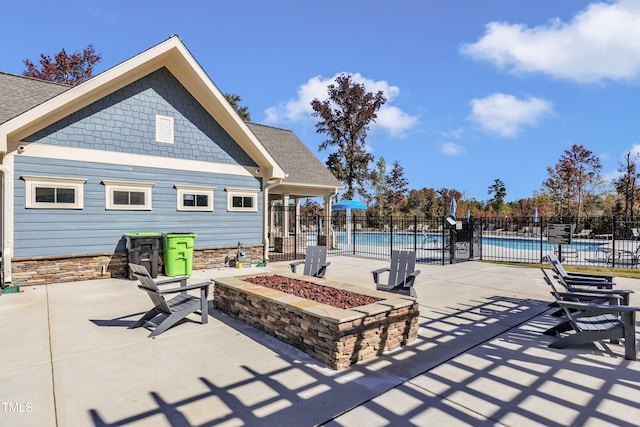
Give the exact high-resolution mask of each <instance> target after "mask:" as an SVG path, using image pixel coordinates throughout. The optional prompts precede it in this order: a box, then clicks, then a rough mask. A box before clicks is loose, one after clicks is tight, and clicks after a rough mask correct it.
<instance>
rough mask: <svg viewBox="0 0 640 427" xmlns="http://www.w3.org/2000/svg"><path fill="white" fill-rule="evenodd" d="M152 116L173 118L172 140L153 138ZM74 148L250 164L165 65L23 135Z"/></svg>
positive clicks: (247, 157)
mask: <svg viewBox="0 0 640 427" xmlns="http://www.w3.org/2000/svg"><path fill="white" fill-rule="evenodd" d="M156 114H160V115H166V116H170V117H173V118H174V123H175V141H174V143H173V144H167V143H161V142H156V140H155V123H156V122H155V120H156ZM25 140H26V141H28V142H40V143H46V144H53V145H63V146H69V147H78V148H90V149H97V150H106V151H117V152H127V153H135V154H145V155H155V156H162V157H167V158H179V159H191V160H200V161H208V162H213V163H224V164H239V165H246V166H255V165H256V164H255V162H254V161H253V160H252V159H251V158H250V157H249V156H248V155H247V154H246V153H245V152H244V150H243V149H242V148H241V147H240V146H239V145H238V144H237V143H236V142H235V141H234V140H233V139H232V138H231V137H230V136H229V134H228V133H227V132H226V131H225V130H224V129H223V128H222V127H221V126H220V125H219V124H218V123H217V122H216V121H215V119H213V118H212V117H211V116H210V115H209V114H208V113H207V111H206V110H205V109H204V108H202V106H201V105H200V104H199V103H198V102H197V101H196V99H195V98H194V97H193V96H192V95H191V94H190V93H189V92H188V91H187V90H186V89H185V88H184V87H183V86H182V85H181V84H180V82H178V80H177V79H176V78H175V77H174V76H173V75H172V74H171V73H170V72H169V71H168V70H167V69H166V68H162V69H160V70H158V71H155V72H153V73H151V74H149V75H147V76H145V77H143V78H141V79H139V80H138V81H136V82H134V83H132V84H130V85H128V86H126V87H124V88H122V89H120V90H118V91H116V92H114V93H112V94H110V95H107V96H105V97H104V98H102V99H100V100H99V101H96V102H94V103H93V104H91V105H89V106H87V107H85V108H83V109H81V110H79V111H77V112H75V113H72V114H70V115H69V116H67V117H65V118H64V119H62V120H60V121H58V122H56V123H54V124H53V125H51V126H48V127H46V128H45V129H42V130H41V131H39V132H36V133H35V134H33V135H31V136H29V137H27V138H25Z"/></svg>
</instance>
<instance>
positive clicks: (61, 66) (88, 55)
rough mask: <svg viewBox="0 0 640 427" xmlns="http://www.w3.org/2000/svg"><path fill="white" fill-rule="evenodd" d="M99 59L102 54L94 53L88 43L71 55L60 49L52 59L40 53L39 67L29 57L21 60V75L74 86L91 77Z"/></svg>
mask: <svg viewBox="0 0 640 427" xmlns="http://www.w3.org/2000/svg"><path fill="white" fill-rule="evenodd" d="M101 60H102V55H100V54H99V53H96V51H95V49H94V47H93V45H92V44H90V45H88V46H87V47H86V48H85V49H84V50H83V51H82V52H80V51H76V52H74V53H72V54H71V55H69V54H67V52H66V51H65V50H64V49H62V50H61V51H60V52H58V53H57V54H56V55H55V57H54V59H51V57H50V56H49V55H44V54H42V53H41V54H40V67H37V66H36V65H35V64H34V63H33V62H32V61H31V60H29V59H25V60H23V61H22V62H23V63H24V65H25V67H26V69H25V70H24V71H23V72H22V75H23V76H27V77H34V78H36V79H40V80H47V81H50V82H55V83H62V84H67V85H70V86H76V85H78V84H80V83H82V82H84V81H87V80H89V79H90V78H91V77H93V71H94V67H95V65H96V64H97V63H98V62H100V61H101Z"/></svg>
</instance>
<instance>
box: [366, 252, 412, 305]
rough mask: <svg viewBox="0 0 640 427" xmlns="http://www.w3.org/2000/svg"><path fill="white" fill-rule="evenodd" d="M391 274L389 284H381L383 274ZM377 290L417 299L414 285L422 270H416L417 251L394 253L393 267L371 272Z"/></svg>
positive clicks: (392, 256)
mask: <svg viewBox="0 0 640 427" xmlns="http://www.w3.org/2000/svg"><path fill="white" fill-rule="evenodd" d="M385 272H389V275H388V278H387V283H381V280H380V278H381V276H380V275H381V274H382V273H385ZM371 273H372V274H373V281H374V282H375V284H376V289H378V290H379V291H389V292H396V293H399V294H402V295H409V296H412V297H416V296H417V295H416V291H415V290H414V288H413V283H414V282H415V280H416V277H417V276H418V275H419V274H420V270H416V252H415V251H392V252H391V265H390V266H389V267H385V268H379V269H377V270H373V271H372V272H371Z"/></svg>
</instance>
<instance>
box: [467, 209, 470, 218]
mask: <svg viewBox="0 0 640 427" xmlns="http://www.w3.org/2000/svg"><path fill="white" fill-rule="evenodd" d="M469 218H471V211H470V210H469V209H467V219H469Z"/></svg>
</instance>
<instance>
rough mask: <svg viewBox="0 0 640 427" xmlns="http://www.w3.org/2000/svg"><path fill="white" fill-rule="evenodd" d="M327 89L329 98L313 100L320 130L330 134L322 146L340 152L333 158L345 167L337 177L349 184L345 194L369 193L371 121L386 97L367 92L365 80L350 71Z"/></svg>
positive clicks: (317, 127) (350, 197)
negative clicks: (359, 80) (356, 79)
mask: <svg viewBox="0 0 640 427" xmlns="http://www.w3.org/2000/svg"><path fill="white" fill-rule="evenodd" d="M327 91H328V94H329V98H328V99H325V100H324V101H320V100H319V99H317V98H315V99H314V100H313V101H311V107H312V108H313V116H315V117H318V118H320V121H319V122H318V123H316V132H317V133H324V134H326V135H327V139H326V140H325V141H324V142H323V143H322V144H320V148H319V150H325V149H327V148H330V147H331V148H334V149H335V153H336V154H337V156H336V157H334V158H333V159H332V162H333V163H332V166H333V168H334V170H337V169H341V171H342V175H341V176H338V175H336V178H338V179H339V180H341V181H342V182H343V183H344V184H345V185H346V187H347V189H346V192H345V194H344V197H345V198H346V199H352V198H353V196H354V195H355V193H356V191H357V192H358V194H361V195H364V194H365V183H366V181H367V180H368V179H369V177H370V172H369V164H370V163H371V162H372V161H373V156H372V155H371V153H369V152H368V151H367V150H366V146H365V140H366V138H367V133H368V131H369V125H370V124H371V123H372V122H375V120H376V118H377V111H378V110H379V109H380V107H381V106H382V105H383V104H384V103H385V102H386V98H385V97H384V94H383V93H382V91H378V92H377V93H375V94H374V93H371V92H367V91H366V89H365V87H364V85H363V84H359V83H355V82H353V81H352V80H351V76H349V75H346V74H341V75H339V76H338V77H336V80H335V83H332V84H330V85H329V86H328V87H327ZM337 161H339V162H340V168H339V167H338V164H337Z"/></svg>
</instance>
